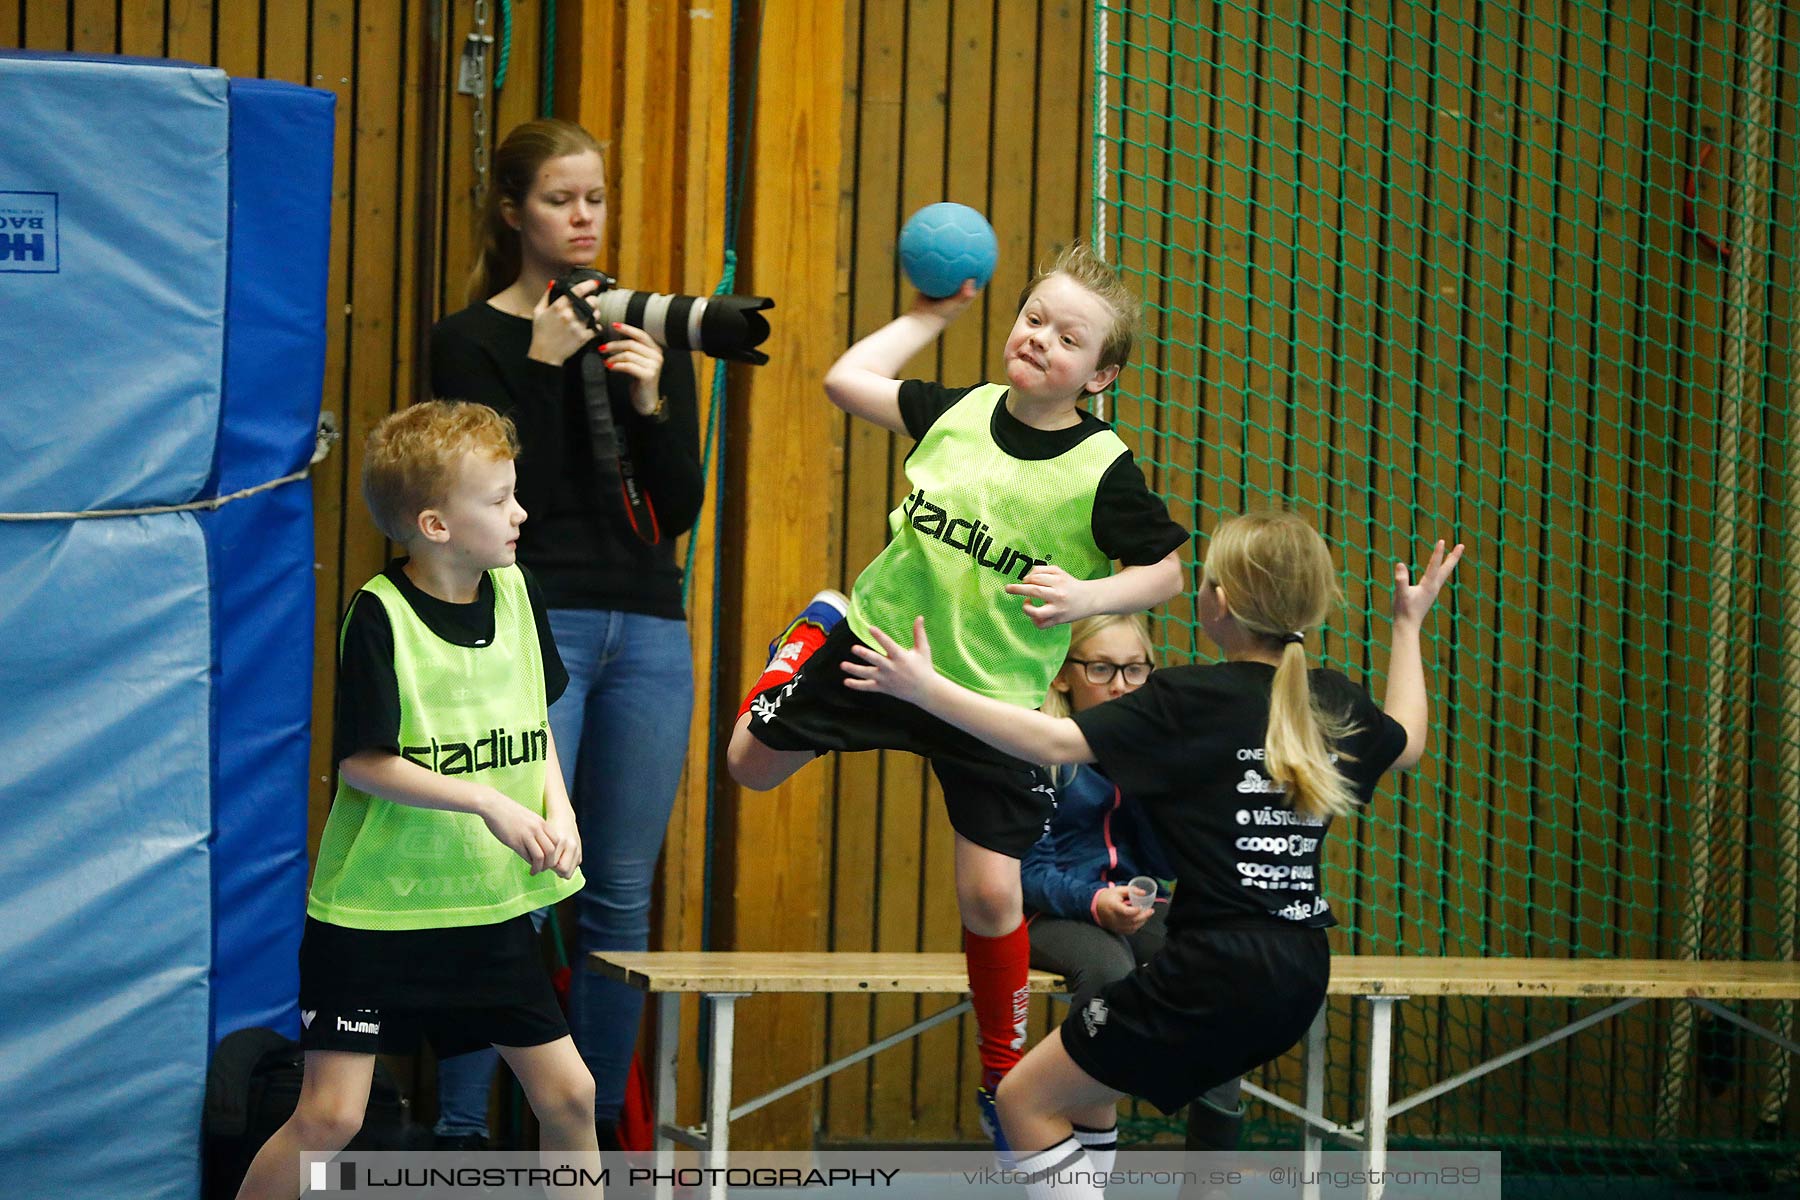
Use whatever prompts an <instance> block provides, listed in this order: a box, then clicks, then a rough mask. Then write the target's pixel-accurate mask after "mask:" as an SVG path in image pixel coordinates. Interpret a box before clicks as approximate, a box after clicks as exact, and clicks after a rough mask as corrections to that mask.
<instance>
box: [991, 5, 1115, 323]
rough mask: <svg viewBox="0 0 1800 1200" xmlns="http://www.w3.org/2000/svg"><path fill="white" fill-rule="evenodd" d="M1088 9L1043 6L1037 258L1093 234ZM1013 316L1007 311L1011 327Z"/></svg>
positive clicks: (1035, 112)
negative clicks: (1087, 217) (1085, 81)
mask: <svg viewBox="0 0 1800 1200" xmlns="http://www.w3.org/2000/svg"><path fill="white" fill-rule="evenodd" d="M1085 7H1086V6H1085V5H1078V4H1074V3H1071V2H1070V0H1051V2H1048V3H1043V4H1040V5H1039V6H1038V77H1037V87H1036V97H1035V100H1034V102H1033V104H1032V113H1031V116H1032V118H1033V119H1034V120H1035V123H1036V158H1037V161H1036V164H1035V166H1034V169H1033V176H1034V178H1035V180H1036V189H1035V195H1034V196H1033V205H1032V249H1033V257H1034V258H1037V259H1043V258H1046V257H1048V256H1049V255H1050V254H1052V253H1054V252H1055V251H1056V250H1057V249H1058V248H1059V247H1061V246H1064V245H1067V244H1068V243H1069V242H1072V241H1075V240H1076V239H1078V238H1083V237H1086V236H1087V234H1088V226H1086V225H1084V224H1083V223H1082V221H1081V214H1082V211H1083V209H1082V196H1083V195H1084V194H1085V193H1086V192H1087V191H1088V189H1089V177H1088V176H1087V175H1086V174H1084V173H1083V172H1082V170H1081V164H1082V161H1083V147H1084V141H1083V137H1082V135H1083V132H1084V130H1085V129H1086V128H1087V125H1088V116H1089V106H1090V101H1089V100H1088V98H1087V95H1088V94H1087V91H1086V89H1084V88H1083V87H1081V80H1082V78H1083V77H1084V76H1085V75H1086V74H1088V71H1087V63H1088V61H1089V59H1090V58H1091V57H1092V55H1093V48H1092V42H1091V41H1090V39H1089V38H1088V37H1086V36H1084V35H1085V34H1086V28H1085V26H1084V24H1083V11H1084V9H1085ZM1010 115H1012V117H1013V119H1012V120H1009V121H1007V122H1006V125H1005V126H1003V128H1006V129H1008V130H1009V131H1010V129H1011V128H1015V127H1016V126H1014V125H1013V121H1015V120H1018V117H1019V116H1022V115H1023V114H1010ZM1019 124H1020V125H1022V124H1023V122H1022V121H1021V122H1019ZM1012 316H1013V314H1012V313H1008V314H1007V317H1008V320H1007V325H1009V326H1010V325H1011V323H1012V322H1011V319H1010V318H1011V317H1012Z"/></svg>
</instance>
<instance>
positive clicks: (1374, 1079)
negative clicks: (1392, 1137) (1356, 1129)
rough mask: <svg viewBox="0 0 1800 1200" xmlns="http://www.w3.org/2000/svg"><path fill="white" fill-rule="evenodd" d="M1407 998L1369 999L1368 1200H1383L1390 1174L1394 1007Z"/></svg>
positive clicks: (1366, 1192)
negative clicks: (1385, 1177)
mask: <svg viewBox="0 0 1800 1200" xmlns="http://www.w3.org/2000/svg"><path fill="white" fill-rule="evenodd" d="M1403 999H1405V997H1404V996H1370V997H1368V1000H1369V1003H1370V1004H1371V1005H1373V1006H1374V1010H1373V1017H1374V1020H1373V1021H1372V1022H1371V1024H1370V1028H1369V1097H1368V1117H1367V1121H1368V1136H1369V1151H1368V1164H1369V1183H1368V1187H1367V1188H1366V1189H1365V1191H1364V1192H1363V1194H1364V1195H1365V1196H1366V1197H1367V1198H1368V1200H1381V1193H1382V1192H1383V1190H1384V1185H1383V1184H1382V1183H1380V1182H1379V1180H1380V1177H1381V1175H1382V1174H1383V1173H1384V1172H1385V1171H1386V1170H1387V1123H1388V1094H1389V1090H1390V1088H1391V1086H1392V1081H1391V1079H1390V1077H1389V1073H1390V1071H1391V1070H1392V1069H1393V1063H1394V1006H1395V1005H1396V1004H1398V1003H1399V1002H1400V1001H1401V1000H1403Z"/></svg>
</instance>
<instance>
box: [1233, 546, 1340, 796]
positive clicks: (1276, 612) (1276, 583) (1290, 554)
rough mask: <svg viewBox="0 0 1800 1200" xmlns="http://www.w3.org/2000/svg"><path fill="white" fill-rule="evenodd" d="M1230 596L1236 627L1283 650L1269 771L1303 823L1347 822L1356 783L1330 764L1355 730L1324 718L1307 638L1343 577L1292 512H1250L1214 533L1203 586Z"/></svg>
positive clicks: (1267, 754) (1267, 745)
mask: <svg viewBox="0 0 1800 1200" xmlns="http://www.w3.org/2000/svg"><path fill="white" fill-rule="evenodd" d="M1209 584H1210V585H1216V586H1218V587H1220V588H1222V589H1223V590H1224V593H1225V601H1226V603H1227V605H1229V607H1230V609H1231V615H1232V616H1233V617H1235V618H1237V621H1238V624H1240V625H1242V626H1243V627H1244V628H1245V629H1246V630H1248V631H1249V632H1251V633H1253V634H1257V635H1259V636H1261V637H1263V638H1266V639H1268V640H1269V641H1271V642H1276V643H1280V644H1281V662H1280V665H1279V666H1277V667H1276V668H1275V682H1274V684H1273V685H1272V687H1271V688H1270V690H1269V728H1268V732H1267V733H1266V734H1265V735H1264V745H1263V771H1264V773H1265V774H1267V775H1268V777H1269V779H1270V780H1271V781H1273V782H1275V783H1279V784H1280V785H1281V786H1282V789H1283V790H1284V791H1285V792H1286V794H1287V798H1288V804H1289V806H1290V807H1292V809H1293V810H1294V811H1295V812H1297V813H1299V814H1300V815H1302V816H1305V817H1312V818H1317V819H1324V818H1326V817H1334V816H1343V815H1345V814H1346V813H1349V812H1350V811H1352V810H1353V809H1354V808H1355V806H1356V794H1355V791H1354V790H1353V789H1352V788H1351V786H1350V781H1349V779H1347V778H1346V777H1345V776H1344V774H1343V772H1341V771H1339V770H1338V769H1337V767H1336V765H1335V764H1334V761H1333V759H1334V754H1335V756H1336V757H1338V758H1342V757H1344V754H1343V752H1342V751H1341V750H1336V751H1334V748H1333V743H1341V742H1342V741H1343V740H1344V739H1345V738H1347V737H1349V736H1350V735H1351V734H1353V733H1355V732H1356V728H1355V726H1354V725H1352V724H1351V723H1350V721H1349V720H1348V718H1347V717H1345V716H1343V715H1341V714H1337V713H1331V712H1327V711H1326V710H1324V709H1323V708H1321V707H1320V706H1319V703H1318V699H1317V697H1315V696H1314V695H1313V694H1312V681H1311V677H1310V676H1309V674H1308V672H1307V666H1306V645H1305V642H1304V639H1303V638H1301V637H1298V636H1295V635H1296V634H1298V633H1301V632H1303V631H1305V630H1307V629H1309V628H1311V627H1312V626H1314V625H1317V624H1319V623H1320V622H1322V621H1323V620H1324V619H1325V616H1326V614H1327V613H1328V612H1329V611H1330V609H1331V606H1332V604H1334V603H1335V602H1336V601H1337V598H1338V590H1337V577H1336V573H1335V572H1334V570H1333V568H1332V563H1331V552H1330V551H1329V550H1328V549H1327V548H1326V546H1325V539H1324V538H1322V537H1320V536H1319V533H1318V531H1317V530H1316V529H1314V528H1313V527H1312V526H1311V525H1309V524H1308V523H1307V522H1306V521H1304V520H1303V519H1301V518H1300V517H1299V516H1296V515H1295V514H1293V513H1285V512H1252V513H1246V514H1245V515H1243V516H1241V517H1232V518H1230V519H1228V520H1226V521H1225V522H1224V523H1223V524H1221V525H1220V526H1219V527H1218V528H1217V529H1216V530H1214V531H1213V535H1212V539H1211V542H1210V543H1209V545H1208V546H1207V550H1206V573H1205V581H1204V582H1203V584H1202V586H1207V585H1209Z"/></svg>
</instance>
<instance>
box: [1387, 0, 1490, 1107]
mask: <svg viewBox="0 0 1800 1200" xmlns="http://www.w3.org/2000/svg"><path fill="white" fill-rule="evenodd" d="M1433 19H1434V24H1435V43H1434V45H1433V46H1432V48H1431V72H1432V91H1431V93H1430V95H1429V98H1428V102H1427V105H1426V112H1427V113H1428V114H1429V120H1430V122H1431V124H1430V127H1429V128H1428V129H1427V130H1426V131H1425V152H1426V156H1427V157H1426V163H1427V172H1426V176H1425V182H1426V185H1427V187H1428V188H1429V189H1430V190H1429V196H1428V201H1429V203H1428V204H1427V206H1426V207H1425V209H1424V211H1423V214H1422V218H1421V219H1422V221H1423V222H1424V228H1423V229H1422V230H1421V252H1422V254H1423V255H1424V257H1425V262H1424V263H1423V264H1422V266H1421V271H1420V280H1421V286H1420V290H1419V295H1418V297H1417V305H1418V314H1419V318H1418V326H1419V342H1418V346H1417V362H1416V366H1415V367H1414V377H1415V379H1416V380H1417V381H1418V387H1419V389H1420V393H1421V399H1420V404H1421V416H1422V421H1421V426H1422V428H1421V431H1420V443H1419V445H1418V447H1417V448H1416V455H1415V461H1416V462H1417V464H1418V469H1419V471H1420V472H1421V481H1420V486H1419V489H1418V491H1417V492H1416V493H1415V498H1416V504H1417V508H1416V511H1415V517H1414V520H1413V522H1412V524H1411V526H1410V527H1403V528H1402V529H1400V530H1399V531H1398V534H1397V537H1396V539H1395V545H1394V547H1393V549H1394V551H1395V554H1396V555H1397V554H1398V552H1399V549H1400V547H1401V546H1405V547H1407V550H1408V553H1409V555H1416V554H1417V553H1418V552H1419V547H1421V546H1423V545H1425V543H1426V542H1427V541H1428V540H1430V539H1435V538H1437V537H1439V536H1442V537H1444V538H1446V539H1447V540H1449V541H1451V542H1452V543H1454V542H1455V541H1456V540H1457V539H1459V538H1461V537H1463V536H1464V534H1465V530H1464V529H1463V512H1462V508H1463V497H1462V495H1461V492H1460V490H1459V489H1458V487H1457V482H1458V472H1459V469H1460V463H1461V459H1462V446H1461V443H1460V439H1459V437H1458V428H1459V424H1460V412H1461V407H1462V404H1463V382H1464V380H1463V373H1462V369H1461V356H1462V350H1463V341H1462V325H1463V316H1464V313H1465V305H1466V303H1467V296H1466V294H1465V289H1464V286H1463V277H1462V260H1461V255H1462V253H1463V246H1464V242H1465V239H1466V237H1467V236H1468V232H1469V230H1468V225H1467V217H1466V214H1467V206H1468V202H1469V187H1470V179H1469V174H1470V167H1471V164H1470V158H1469V154H1468V141H1469V138H1470V136H1471V133H1472V131H1473V130H1474V128H1475V116H1476V108H1477V104H1478V101H1477V98H1476V95H1475V94H1474V92H1473V90H1472V87H1471V76H1472V74H1473V70H1474V67H1475V64H1476V63H1477V62H1478V54H1479V51H1478V46H1477V42H1476V33H1475V25H1474V23H1473V21H1472V20H1471V19H1470V18H1469V16H1468V14H1467V13H1466V12H1465V6H1462V5H1455V4H1448V5H1447V4H1439V5H1436V6H1434V14H1433ZM1474 565H1475V564H1474V562H1473V561H1471V562H1470V563H1468V564H1467V565H1466V566H1464V567H1463V568H1462V569H1461V573H1462V578H1460V579H1458V580H1457V582H1456V585H1455V586H1454V587H1453V588H1452V589H1451V591H1450V592H1449V593H1448V594H1447V595H1446V596H1445V597H1444V599H1443V600H1442V601H1441V602H1440V606H1441V610H1442V612H1441V615H1440V616H1439V617H1438V618H1437V621H1436V627H1435V629H1434V630H1433V631H1432V634H1433V636H1432V639H1431V643H1430V644H1429V646H1428V649H1427V658H1426V663H1427V672H1428V678H1429V684H1430V689H1431V692H1432V704H1433V714H1434V718H1435V720H1434V725H1435V728H1434V729H1433V743H1432V745H1433V748H1432V750H1431V752H1430V753H1428V754H1427V755H1426V759H1425V762H1424V763H1423V764H1421V767H1420V769H1419V772H1418V773H1417V775H1416V776H1415V777H1414V781H1413V782H1411V783H1410V784H1409V785H1408V786H1409V788H1410V789H1411V792H1412V795H1413V796H1415V797H1417V799H1418V803H1417V805H1416V809H1415V812H1416V817H1417V820H1418V821H1419V844H1420V846H1421V852H1422V854H1423V855H1424V856H1425V859H1426V862H1427V863H1428V865H1429V867H1430V868H1431V869H1432V870H1433V871H1435V872H1436V874H1437V877H1438V881H1439V882H1438V886H1436V887H1434V889H1433V895H1432V902H1433V906H1434V907H1433V909H1432V910H1431V911H1429V912H1425V913H1422V914H1421V924H1422V926H1423V928H1422V929H1421V931H1420V942H1419V944H1420V945H1421V947H1422V948H1423V949H1424V950H1425V951H1426V952H1428V953H1454V952H1456V950H1457V949H1458V948H1459V942H1460V939H1461V938H1462V936H1463V932H1464V931H1463V930H1462V929H1461V928H1460V927H1459V922H1460V920H1461V914H1462V913H1464V912H1467V911H1474V912H1479V910H1480V900H1479V889H1478V887H1477V886H1476V884H1475V881H1474V880H1472V879H1470V877H1469V874H1468V873H1467V872H1466V871H1464V870H1463V869H1462V865H1461V864H1462V859H1461V857H1460V854H1459V850H1460V848H1461V843H1462V842H1463V841H1464V840H1465V839H1466V838H1467V837H1468V835H1469V831H1470V828H1471V825H1470V821H1469V819H1468V818H1469V814H1468V813H1466V812H1464V811H1462V810H1461V806H1459V805H1457V804H1456V803H1455V801H1454V800H1453V799H1451V797H1453V796H1454V795H1456V793H1457V791H1459V790H1462V789H1466V788H1467V787H1468V786H1469V785H1470V784H1472V783H1474V782H1475V781H1474V780H1472V779H1470V778H1469V777H1468V775H1467V774H1466V773H1465V771H1464V769H1463V764H1465V763H1472V762H1474V761H1475V742H1476V737H1477V727H1476V725H1475V723H1474V722H1473V721H1472V720H1470V721H1466V720H1464V719H1463V711H1462V700H1463V697H1464V694H1465V693H1464V691H1463V688H1462V679H1463V673H1462V670H1461V660H1462V656H1461V655H1460V653H1459V648H1460V646H1461V644H1462V642H1463V639H1464V638H1465V637H1466V636H1467V635H1468V632H1469V631H1468V630H1467V629H1466V628H1465V626H1464V623H1463V621H1462V616H1461V614H1462V612H1463V603H1464V599H1465V593H1464V591H1463V588H1464V587H1465V586H1466V583H1467V580H1468V578H1469V576H1470V575H1471V574H1473V572H1472V571H1471V569H1470V568H1472V567H1473V566H1474ZM1474 1012H1475V1007H1474V1005H1473V1004H1472V1003H1471V1002H1470V1001H1469V1000H1467V999H1466V998H1451V997H1446V998H1444V999H1442V1000H1440V1001H1438V1002H1436V1003H1434V1004H1432V1005H1431V1006H1430V1014H1429V1016H1427V1017H1426V1018H1425V1021H1426V1026H1427V1030H1428V1034H1429V1037H1430V1039H1431V1040H1430V1042H1429V1045H1430V1053H1429V1057H1430V1060H1431V1061H1432V1062H1433V1063H1434V1064H1439V1065H1441V1064H1443V1063H1445V1062H1446V1061H1450V1059H1449V1058H1448V1056H1449V1055H1450V1054H1451V1053H1452V1052H1453V1050H1452V1048H1453V1047H1454V1046H1455V1045H1456V1044H1457V1042H1458V1041H1459V1040H1464V1039H1466V1034H1467V1030H1468V1029H1469V1027H1470V1023H1471V1021H1472V1020H1473V1019H1474ZM1444 1099H1445V1101H1447V1102H1450V1103H1440V1104H1434V1105H1432V1106H1431V1108H1433V1109H1434V1110H1436V1111H1435V1112H1433V1114H1432V1116H1431V1129H1432V1131H1434V1132H1443V1131H1453V1130H1455V1129H1457V1128H1458V1127H1459V1118H1460V1119H1461V1120H1463V1121H1466V1120H1467V1119H1468V1115H1469V1114H1468V1109H1467V1103H1468V1102H1467V1100H1466V1098H1462V1097H1459V1095H1458V1094H1457V1093H1452V1094H1451V1095H1450V1096H1446V1097H1445V1098H1444Z"/></svg>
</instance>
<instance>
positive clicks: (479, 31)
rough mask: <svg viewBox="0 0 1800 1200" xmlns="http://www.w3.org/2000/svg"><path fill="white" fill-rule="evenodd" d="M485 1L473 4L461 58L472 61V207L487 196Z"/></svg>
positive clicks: (489, 41)
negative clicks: (467, 46)
mask: <svg viewBox="0 0 1800 1200" xmlns="http://www.w3.org/2000/svg"><path fill="white" fill-rule="evenodd" d="M487 23H488V0H475V29H474V31H473V32H471V33H470V34H469V44H470V50H466V51H465V54H467V55H469V56H470V57H471V58H472V59H473V60H474V61H473V68H474V80H473V90H474V95H475V204H476V207H477V209H479V208H480V205H481V198H482V196H484V195H485V194H486V193H487V175H488V144H487V139H488V54H489V52H490V51H491V50H492V48H493V45H494V36H493V34H491V33H489V32H488V31H487Z"/></svg>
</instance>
